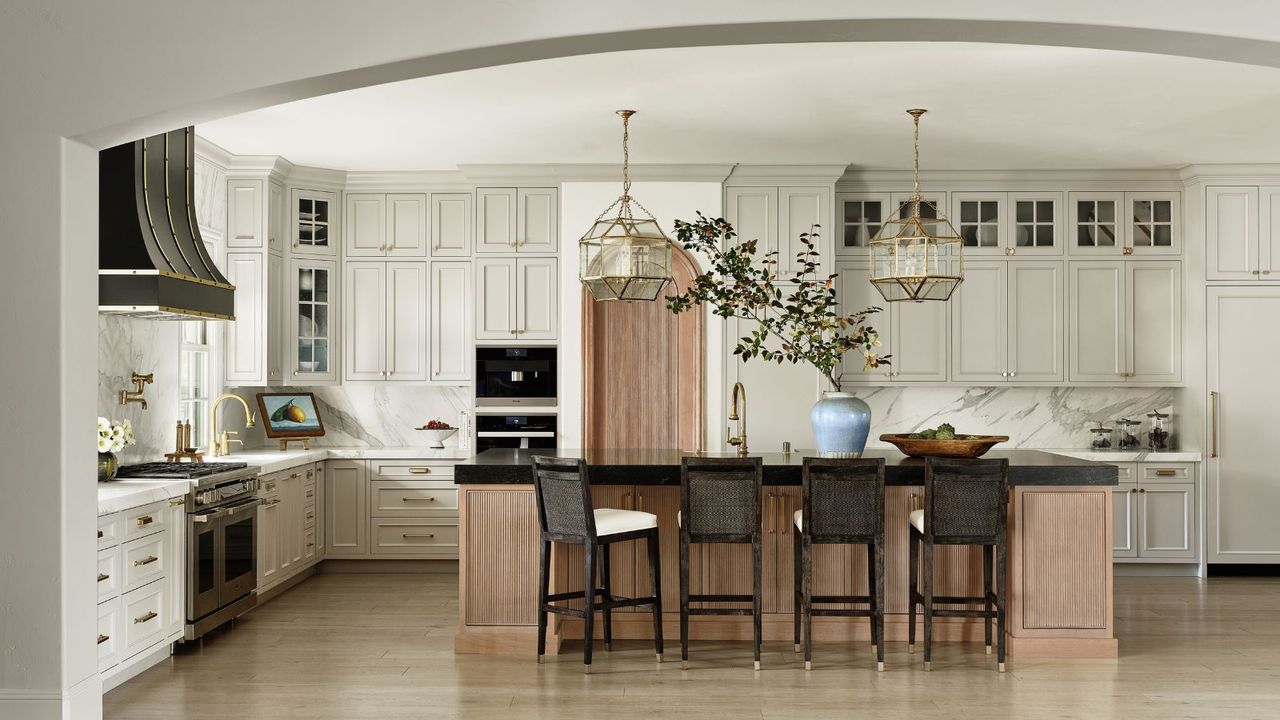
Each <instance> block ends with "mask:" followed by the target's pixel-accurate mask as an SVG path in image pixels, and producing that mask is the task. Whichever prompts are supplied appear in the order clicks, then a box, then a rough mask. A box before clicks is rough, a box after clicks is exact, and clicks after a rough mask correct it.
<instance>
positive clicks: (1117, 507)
mask: <svg viewBox="0 0 1280 720" xmlns="http://www.w3.org/2000/svg"><path fill="white" fill-rule="evenodd" d="M1117 467H1118V468H1120V482H1119V484H1118V485H1116V486H1115V487H1114V488H1112V489H1111V556H1112V557H1114V558H1136V557H1138V483H1137V481H1136V479H1135V478H1136V472H1137V471H1136V467H1137V466H1136V465H1135V464H1134V463H1118V464H1117Z"/></svg>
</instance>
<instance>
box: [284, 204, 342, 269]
mask: <svg viewBox="0 0 1280 720" xmlns="http://www.w3.org/2000/svg"><path fill="white" fill-rule="evenodd" d="M290 207H291V208H292V212H291V213H290V215H289V217H290V220H289V226H290V232H291V238H292V239H291V240H290V243H289V245H290V251H291V252H292V253H293V254H294V255H308V256H318V257H335V256H337V254H338V252H337V248H338V237H337V235H338V228H339V227H340V225H339V224H338V217H337V214H338V194H337V193H334V192H329V191H325V190H303V189H301V188H294V189H293V191H292V193H291V203H290Z"/></svg>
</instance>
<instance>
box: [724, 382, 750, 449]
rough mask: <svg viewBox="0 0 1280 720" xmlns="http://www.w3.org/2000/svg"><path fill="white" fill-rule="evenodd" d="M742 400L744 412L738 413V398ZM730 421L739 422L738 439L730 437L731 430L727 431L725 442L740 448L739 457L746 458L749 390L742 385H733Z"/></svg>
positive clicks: (737, 383) (738, 383)
mask: <svg viewBox="0 0 1280 720" xmlns="http://www.w3.org/2000/svg"><path fill="white" fill-rule="evenodd" d="M739 397H741V398H742V412H741V414H739V412H738V398H739ZM729 419H730V420H736V421H737V422H738V435H737V437H733V436H729V430H728V429H727V428H726V429H725V436H726V437H725V442H726V443H728V444H730V445H735V446H737V448H738V455H741V456H744V457H745V456H746V454H747V389H746V388H745V387H743V385H742V383H740V382H736V383H734V384H733V397H732V399H731V402H730V407H729Z"/></svg>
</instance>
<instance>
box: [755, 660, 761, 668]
mask: <svg viewBox="0 0 1280 720" xmlns="http://www.w3.org/2000/svg"><path fill="white" fill-rule="evenodd" d="M755 669H756V670H759V669H760V661H759V660H756V661H755Z"/></svg>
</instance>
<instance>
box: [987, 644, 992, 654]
mask: <svg viewBox="0 0 1280 720" xmlns="http://www.w3.org/2000/svg"><path fill="white" fill-rule="evenodd" d="M987 654H988V655H990V654H991V646H990V645H988V646H987Z"/></svg>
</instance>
